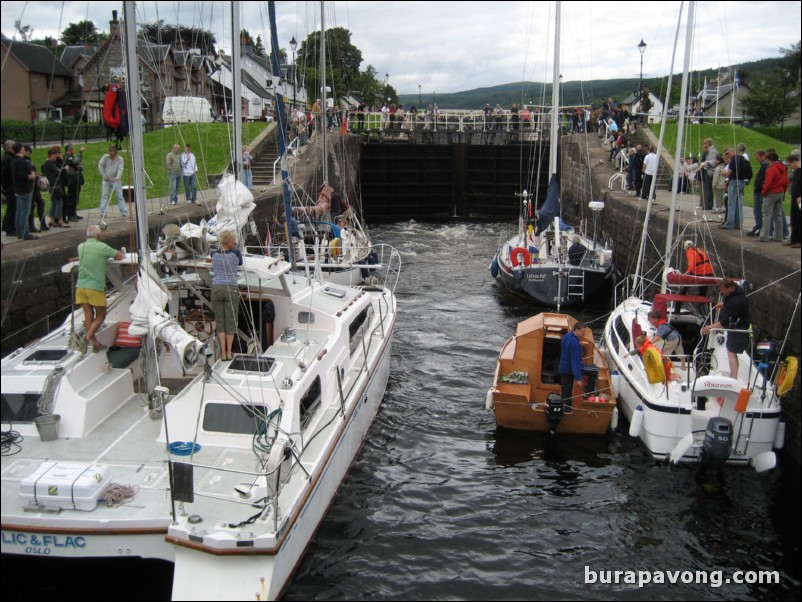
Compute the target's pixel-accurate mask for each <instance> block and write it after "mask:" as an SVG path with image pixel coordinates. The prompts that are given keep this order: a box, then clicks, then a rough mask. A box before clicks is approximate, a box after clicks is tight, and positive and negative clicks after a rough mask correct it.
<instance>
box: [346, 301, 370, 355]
mask: <svg viewBox="0 0 802 602" xmlns="http://www.w3.org/2000/svg"><path fill="white" fill-rule="evenodd" d="M372 318H373V306H372V305H371V306H370V307H368V308H366V309H364V310H363V311H361V312H360V313H359V315H358V316H357V317H356V318H354V321H353V322H351V324H350V326H348V334H349V336H350V342H351V355H353V354H354V352H355V351H356V350H357V349H358V348H359V347H361V345H362V337H363V336H364V329H365V328H367V327H368V326H369V325H370V321H371V319H372Z"/></svg>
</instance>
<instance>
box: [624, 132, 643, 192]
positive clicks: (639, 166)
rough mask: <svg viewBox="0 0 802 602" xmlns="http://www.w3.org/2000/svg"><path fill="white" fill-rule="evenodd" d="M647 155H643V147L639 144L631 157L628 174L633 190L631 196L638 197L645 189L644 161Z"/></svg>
mask: <svg viewBox="0 0 802 602" xmlns="http://www.w3.org/2000/svg"><path fill="white" fill-rule="evenodd" d="M644 158H645V155H644V153H643V147H642V146H641V145H640V144H638V145H637V146H636V147H635V152H634V153H632V154H631V155H630V157H629V164H628V165H627V173H628V174H629V177H628V178H627V179H628V180H629V181H630V184H631V185H632V190H630V191H629V193H628V195H629V196H637V195H639V194H640V193H641V189H642V188H643V159H644Z"/></svg>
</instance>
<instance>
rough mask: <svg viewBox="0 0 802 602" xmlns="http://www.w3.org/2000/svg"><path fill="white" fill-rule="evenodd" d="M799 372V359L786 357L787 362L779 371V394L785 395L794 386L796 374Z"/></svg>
mask: <svg viewBox="0 0 802 602" xmlns="http://www.w3.org/2000/svg"><path fill="white" fill-rule="evenodd" d="M798 373H799V360H798V359H797V358H795V357H787V358H785V364H783V366H782V367H781V368H780V371H779V372H778V373H777V389H776V391H777V396H778V397H785V396H786V395H788V393H790V392H791V389H793V388H794V381H796V375H797V374H798Z"/></svg>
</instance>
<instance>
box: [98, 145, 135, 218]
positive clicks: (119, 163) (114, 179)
mask: <svg viewBox="0 0 802 602" xmlns="http://www.w3.org/2000/svg"><path fill="white" fill-rule="evenodd" d="M124 167H125V163H124V162H123V158H122V157H120V156H119V155H118V154H117V147H116V146H110V147H109V152H108V153H106V154H105V155H103V156H102V157H101V158H100V161H98V164H97V170H98V171H99V172H100V177H101V179H102V180H103V189H102V192H101V194H100V219H101V220H104V219H105V218H106V211H107V209H108V205H109V196H110V195H111V193H112V192H114V196H116V197H117V207H118V208H119V209H120V217H122V219H128V206H127V205H126V204H125V199H123V186H122V179H123V168H124Z"/></svg>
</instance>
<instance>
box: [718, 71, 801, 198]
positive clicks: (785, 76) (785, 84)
mask: <svg viewBox="0 0 802 602" xmlns="http://www.w3.org/2000/svg"><path fill="white" fill-rule="evenodd" d="M782 73H783V104H782V117H781V118H780V140H783V132H784V131H785V99H786V98H788V83H789V82H790V79H791V72H790V71H788V70H787V69H784V70H783V72H782ZM732 94H733V96H735V91H734V90H733V93H732ZM794 202H796V201H794Z"/></svg>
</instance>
